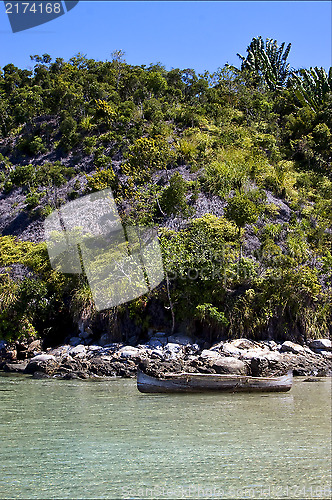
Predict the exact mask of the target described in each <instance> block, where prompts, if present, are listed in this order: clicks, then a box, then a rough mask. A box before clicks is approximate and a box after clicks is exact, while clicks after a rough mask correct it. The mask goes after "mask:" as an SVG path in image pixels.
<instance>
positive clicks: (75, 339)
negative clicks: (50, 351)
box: [69, 337, 81, 346]
mask: <svg viewBox="0 0 332 500" xmlns="http://www.w3.org/2000/svg"><path fill="white" fill-rule="evenodd" d="M80 343H81V339H80V338H79V337H71V338H70V339H69V344H70V345H73V346H77V345H79V344H80Z"/></svg>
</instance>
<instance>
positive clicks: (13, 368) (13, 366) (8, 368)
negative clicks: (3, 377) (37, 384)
mask: <svg viewBox="0 0 332 500" xmlns="http://www.w3.org/2000/svg"><path fill="white" fill-rule="evenodd" d="M27 365H28V361H27V360H24V361H22V362H21V363H5V365H4V366H3V371H4V372H9V373H23V372H24V371H25V369H26V367H27Z"/></svg>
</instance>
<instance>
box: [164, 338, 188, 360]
mask: <svg viewBox="0 0 332 500" xmlns="http://www.w3.org/2000/svg"><path fill="white" fill-rule="evenodd" d="M164 354H165V357H166V359H177V358H179V357H181V355H182V354H183V346H181V345H179V344H174V343H172V342H169V343H168V344H166V346H165V347H164Z"/></svg>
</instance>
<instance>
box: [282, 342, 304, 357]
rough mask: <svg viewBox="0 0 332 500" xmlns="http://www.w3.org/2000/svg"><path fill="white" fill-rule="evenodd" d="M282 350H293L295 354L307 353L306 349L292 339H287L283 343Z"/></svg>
mask: <svg viewBox="0 0 332 500" xmlns="http://www.w3.org/2000/svg"><path fill="white" fill-rule="evenodd" d="M280 352H292V353H293V354H305V350H304V349H303V347H302V346H301V345H299V344H295V343H294V342H291V341H290V340H286V342H284V343H283V344H281V347H280Z"/></svg>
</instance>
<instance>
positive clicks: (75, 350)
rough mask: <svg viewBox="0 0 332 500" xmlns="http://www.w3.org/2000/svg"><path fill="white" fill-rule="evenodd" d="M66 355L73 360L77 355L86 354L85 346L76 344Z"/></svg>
mask: <svg viewBox="0 0 332 500" xmlns="http://www.w3.org/2000/svg"><path fill="white" fill-rule="evenodd" d="M68 353H69V354H70V356H72V357H73V358H74V357H75V356H77V355H82V354H84V355H85V354H86V347H85V345H82V344H78V345H77V346H76V347H72V348H71V349H69V350H68Z"/></svg>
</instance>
